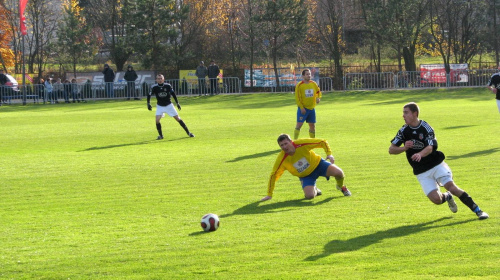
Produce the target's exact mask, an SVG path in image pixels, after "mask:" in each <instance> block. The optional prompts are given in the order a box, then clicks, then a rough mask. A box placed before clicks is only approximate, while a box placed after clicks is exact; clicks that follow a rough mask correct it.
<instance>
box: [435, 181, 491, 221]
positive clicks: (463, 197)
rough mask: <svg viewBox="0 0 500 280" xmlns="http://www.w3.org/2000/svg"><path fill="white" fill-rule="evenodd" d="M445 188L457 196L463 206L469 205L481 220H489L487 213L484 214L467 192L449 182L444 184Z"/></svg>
mask: <svg viewBox="0 0 500 280" xmlns="http://www.w3.org/2000/svg"><path fill="white" fill-rule="evenodd" d="M444 188H445V189H447V190H448V192H449V193H452V194H453V195H455V196H457V197H458V198H459V199H460V201H462V203H463V204H465V205H467V207H469V209H470V210H471V211H472V212H474V213H476V215H477V216H478V217H479V219H480V220H483V219H487V218H488V217H489V216H488V214H487V213H486V212H483V211H482V210H481V208H479V206H478V205H477V204H476V203H475V202H474V200H473V199H472V197H470V196H469V194H468V193H467V192H466V191H464V190H462V189H461V188H459V187H458V186H457V185H456V184H455V182H453V181H449V182H447V183H446V184H444Z"/></svg>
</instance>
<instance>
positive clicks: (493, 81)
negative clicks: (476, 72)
mask: <svg viewBox="0 0 500 280" xmlns="http://www.w3.org/2000/svg"><path fill="white" fill-rule="evenodd" d="M499 70H500V67H499ZM488 89H489V90H490V91H491V92H492V93H493V94H495V95H496V96H495V99H496V100H497V107H498V112H500V72H498V73H495V74H493V75H491V78H490V81H489V83H488Z"/></svg>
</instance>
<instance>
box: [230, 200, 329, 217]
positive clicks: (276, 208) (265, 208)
mask: <svg viewBox="0 0 500 280" xmlns="http://www.w3.org/2000/svg"><path fill="white" fill-rule="evenodd" d="M334 198H335V197H328V198H326V199H323V200H319V198H315V199H305V198H302V199H295V200H287V201H281V202H276V203H269V202H263V201H256V202H252V203H250V204H247V205H245V206H243V207H241V208H238V209H236V210H234V211H233V213H230V214H223V215H220V217H221V218H226V217H230V216H236V215H253V214H265V213H274V212H284V211H291V210H292V209H291V208H295V207H309V206H318V205H321V204H324V203H328V202H330V201H331V200H332V199H334ZM261 203H262V205H260V204H261Z"/></svg>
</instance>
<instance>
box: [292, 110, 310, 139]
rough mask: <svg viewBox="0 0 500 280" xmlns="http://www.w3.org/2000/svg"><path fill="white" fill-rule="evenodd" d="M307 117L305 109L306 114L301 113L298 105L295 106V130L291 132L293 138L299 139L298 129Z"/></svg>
mask: <svg viewBox="0 0 500 280" xmlns="http://www.w3.org/2000/svg"><path fill="white" fill-rule="evenodd" d="M306 117H307V111H306V114H304V115H303V114H302V112H301V111H300V107H297V125H295V130H294V132H293V140H297V139H299V134H300V129H301V128H302V125H303V124H304V122H305V121H306Z"/></svg>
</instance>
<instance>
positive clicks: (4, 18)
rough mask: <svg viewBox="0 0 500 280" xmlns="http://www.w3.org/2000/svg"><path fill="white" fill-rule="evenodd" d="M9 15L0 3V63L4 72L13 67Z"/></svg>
mask: <svg viewBox="0 0 500 280" xmlns="http://www.w3.org/2000/svg"><path fill="white" fill-rule="evenodd" d="M9 15H10V11H9V10H7V9H6V8H5V6H4V5H2V4H1V3H0V26H3V28H2V29H0V63H1V64H2V69H3V70H5V72H7V67H8V66H14V53H13V52H12V50H11V49H10V47H9V44H10V42H11V41H12V33H11V30H9V29H10V28H9V27H10V24H9V20H8V17H9Z"/></svg>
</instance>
